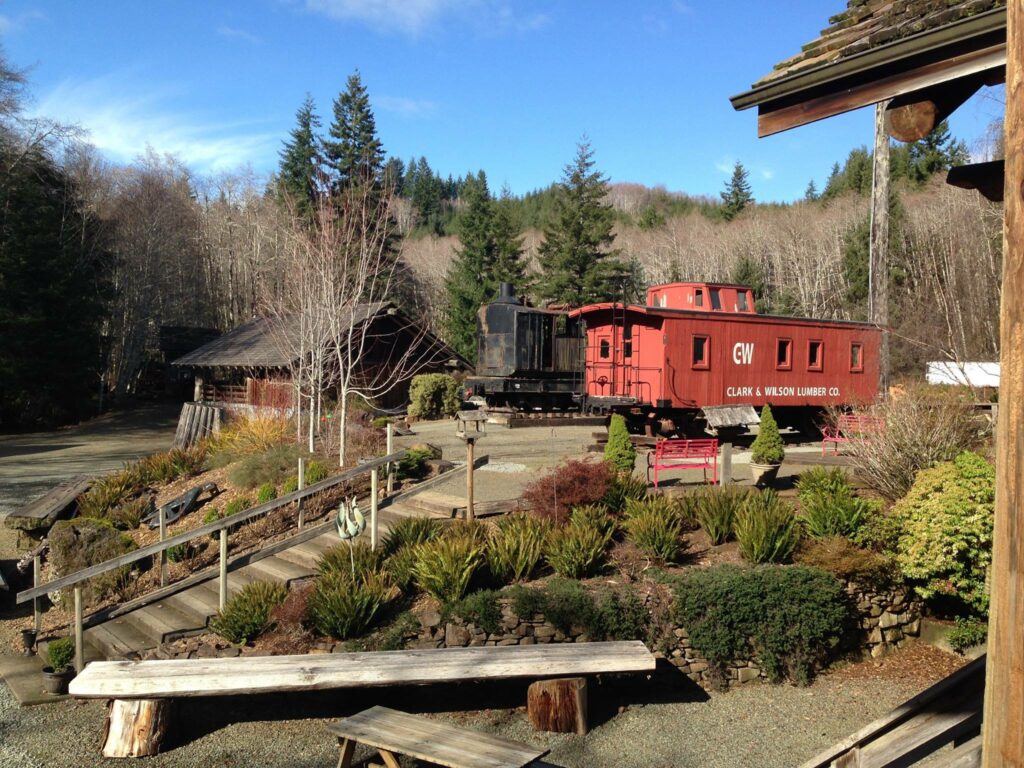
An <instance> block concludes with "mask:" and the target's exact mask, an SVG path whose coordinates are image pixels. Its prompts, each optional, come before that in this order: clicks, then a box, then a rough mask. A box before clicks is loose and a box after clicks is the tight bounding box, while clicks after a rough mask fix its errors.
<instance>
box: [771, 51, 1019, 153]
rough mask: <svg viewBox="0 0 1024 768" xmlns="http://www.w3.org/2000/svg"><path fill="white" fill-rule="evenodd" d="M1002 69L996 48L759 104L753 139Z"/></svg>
mask: <svg viewBox="0 0 1024 768" xmlns="http://www.w3.org/2000/svg"><path fill="white" fill-rule="evenodd" d="M1005 65H1006V45H1005V44H998V45H993V46H989V47H987V48H982V49H979V50H977V51H970V52H968V53H964V54H961V55H959V56H953V57H950V58H949V59H946V60H943V61H937V62H932V63H930V64H925V65H922V66H920V67H916V68H914V69H910V70H907V71H904V72H898V73H896V74H893V75H889V76H888V77H881V78H878V79H876V80H871V81H869V82H864V83H857V84H854V85H850V86H849V87H847V88H840V89H838V90H834V91H832V92H829V93H825V94H823V95H822V96H819V97H817V98H808V99H800V100H798V101H796V102H791V101H786V102H783V103H778V102H776V103H768V104H762V105H760V106H759V107H758V108H757V111H758V115H757V135H758V136H760V137H764V136H771V135H772V134H775V133H780V132H781V131H787V130H789V129H790V128H796V127H797V126H800V125H807V124H808V123H813V122H816V121H818V120H823V119H825V118H826V117H832V116H833V115H839V114H842V113H843V112H851V111H852V110H855V109H860V108H861V107H867V106H870V105H872V104H877V103H878V102H880V101H885V100H886V99H893V98H896V97H897V96H905V95H907V94H911V93H914V92H916V91H921V90H923V89H926V88H933V87H935V86H939V85H942V84H943V83H948V82H949V81H950V80H958V79H960V78H963V77H968V76H970V75H979V74H982V73H983V74H984V77H985V79H986V81H987V82H992V81H993V80H994V79H995V78H998V77H999V76H1000V72H1001V71H1002V69H1003V67H1004V66H1005Z"/></svg>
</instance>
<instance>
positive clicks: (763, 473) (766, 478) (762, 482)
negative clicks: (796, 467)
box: [750, 462, 782, 488]
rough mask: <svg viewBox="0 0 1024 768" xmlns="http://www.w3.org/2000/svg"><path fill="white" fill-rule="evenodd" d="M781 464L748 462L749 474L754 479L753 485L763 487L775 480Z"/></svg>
mask: <svg viewBox="0 0 1024 768" xmlns="http://www.w3.org/2000/svg"><path fill="white" fill-rule="evenodd" d="M781 466H782V465H781V464H754V463H753V462H751V464H750V476H751V477H752V478H753V479H754V485H756V486H758V487H759V488H763V487H764V486H766V485H771V484H772V483H774V482H775V478H776V477H777V476H778V474H779V467H781Z"/></svg>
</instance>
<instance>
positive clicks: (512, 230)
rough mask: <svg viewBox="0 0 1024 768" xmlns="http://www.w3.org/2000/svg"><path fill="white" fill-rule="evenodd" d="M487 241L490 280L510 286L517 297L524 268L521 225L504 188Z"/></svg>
mask: <svg viewBox="0 0 1024 768" xmlns="http://www.w3.org/2000/svg"><path fill="white" fill-rule="evenodd" d="M491 238H492V240H493V243H494V266H493V269H492V277H493V279H494V282H495V283H511V284H512V285H514V286H515V287H516V289H517V290H518V291H519V293H522V292H523V291H524V290H525V288H526V286H525V281H526V264H524V263H523V251H524V249H523V225H522V222H521V221H520V217H519V213H518V209H517V205H516V200H515V198H513V197H512V193H511V191H509V188H508V187H504V188H503V189H502V190H501V197H500V198H499V199H498V200H497V201H496V202H495V204H494V218H493V220H492V221H491Z"/></svg>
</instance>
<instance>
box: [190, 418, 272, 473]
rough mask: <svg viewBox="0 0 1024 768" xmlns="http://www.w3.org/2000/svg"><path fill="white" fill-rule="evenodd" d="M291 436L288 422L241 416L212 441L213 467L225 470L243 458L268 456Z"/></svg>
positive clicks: (222, 429) (210, 442)
mask: <svg viewBox="0 0 1024 768" xmlns="http://www.w3.org/2000/svg"><path fill="white" fill-rule="evenodd" d="M291 436H292V426H291V424H289V422H288V421H287V420H286V419H283V418H281V417H279V416H271V415H268V414H256V415H253V416H239V417H236V418H233V419H232V420H231V421H229V422H228V423H227V424H226V425H224V426H223V427H222V428H221V430H220V432H219V433H218V434H216V435H214V436H213V437H212V438H210V441H209V448H210V454H211V463H212V464H213V465H214V466H215V467H223V466H226V465H227V464H230V463H232V462H234V461H237V460H238V459H240V458H242V457H244V456H256V455H258V454H262V453H266V452H267V451H269V450H270V449H271V448H273V447H274V446H277V445H280V444H282V443H284V442H286V441H287V440H288V439H289V438H290V437H291Z"/></svg>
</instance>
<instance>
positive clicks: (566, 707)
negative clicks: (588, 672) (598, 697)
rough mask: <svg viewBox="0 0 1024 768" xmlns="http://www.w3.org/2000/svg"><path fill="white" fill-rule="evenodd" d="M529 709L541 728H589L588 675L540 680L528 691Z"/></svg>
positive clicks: (578, 730) (571, 730)
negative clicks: (586, 676)
mask: <svg viewBox="0 0 1024 768" xmlns="http://www.w3.org/2000/svg"><path fill="white" fill-rule="evenodd" d="M526 713H527V715H528V716H529V718H530V723H531V724H532V725H533V727H534V728H536V729H537V730H539V731H553V732H554V733H577V734H580V735H582V734H585V733H586V732H587V679H586V678H585V677H564V678H561V679H558V680H538V681H537V682H536V683H533V684H532V685H531V686H530V688H529V690H528V691H527V693H526Z"/></svg>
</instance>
